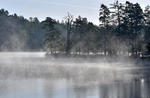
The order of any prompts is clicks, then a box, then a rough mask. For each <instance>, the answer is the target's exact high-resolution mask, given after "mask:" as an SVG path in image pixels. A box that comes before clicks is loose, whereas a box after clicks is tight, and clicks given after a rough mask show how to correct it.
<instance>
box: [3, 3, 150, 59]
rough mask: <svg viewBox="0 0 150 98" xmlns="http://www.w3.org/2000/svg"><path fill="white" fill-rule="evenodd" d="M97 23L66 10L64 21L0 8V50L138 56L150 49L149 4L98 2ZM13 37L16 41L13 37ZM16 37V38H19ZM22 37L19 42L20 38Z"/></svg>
mask: <svg viewBox="0 0 150 98" xmlns="http://www.w3.org/2000/svg"><path fill="white" fill-rule="evenodd" d="M98 21H100V24H99V25H95V24H93V23H92V22H89V21H88V20H87V18H86V17H81V16H78V17H77V18H73V16H72V15H71V14H70V13H68V15H67V16H66V17H65V18H64V20H62V21H61V22H60V21H57V20H55V19H52V18H51V17H47V18H46V19H45V20H44V21H41V22H40V21H39V20H38V19H37V18H30V19H29V20H28V19H25V18H24V17H22V16H17V15H16V14H14V15H9V13H8V11H5V10H4V9H1V10H0V23H1V24H0V34H1V37H0V49H1V50H3V49H8V50H9V49H10V50H11V49H14V50H16V47H18V46H19V49H20V48H21V49H23V50H40V49H42V50H46V51H47V53H50V54H58V53H59V54H61V53H62V54H67V55H69V54H78V55H90V54H94V55H105V56H106V55H107V56H113V55H122V54H123V55H128V56H129V55H138V54H140V53H141V52H144V51H149V50H150V48H149V47H150V44H149V43H150V6H146V7H145V9H142V8H141V6H140V5H139V4H138V3H135V4H134V3H131V2H129V1H126V2H125V3H120V2H119V1H116V2H114V3H113V4H110V5H109V6H106V5H105V4H101V5H100V9H99V20H98ZM14 39H15V40H14ZM18 40H19V41H18ZM20 40H21V41H20Z"/></svg>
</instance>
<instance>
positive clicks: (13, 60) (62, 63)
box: [0, 52, 150, 98]
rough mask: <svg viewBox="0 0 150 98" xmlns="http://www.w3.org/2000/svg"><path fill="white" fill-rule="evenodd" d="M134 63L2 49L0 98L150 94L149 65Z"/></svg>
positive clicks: (122, 97) (109, 97)
mask: <svg viewBox="0 0 150 98" xmlns="http://www.w3.org/2000/svg"><path fill="white" fill-rule="evenodd" d="M137 65H138V64H137V62H135V61H134V60H129V59H128V60H127V59H125V58H121V59H115V60H114V59H113V60H111V59H106V58H95V59H88V58H87V59H83V58H82V59H81V58H80V59H79V58H57V59H56V58H54V57H45V53H44V52H1V53H0V78H1V80H0V92H2V93H0V98H141V97H142V96H149V94H148V93H147V92H149V91H150V88H149V86H148V87H146V88H145V85H149V84H148V83H149V82H147V81H149V76H148V72H149V67H148V66H147V67H141V66H137ZM142 85H143V86H142ZM139 86H140V87H139ZM131 89H132V90H131ZM136 89H138V90H137V91H139V92H140V93H137V92H136V91H135V90H136ZM143 89H144V91H142V90H143ZM139 94H140V95H139ZM136 96H138V97H136ZM139 96H140V97H139ZM143 98H147V97H143Z"/></svg>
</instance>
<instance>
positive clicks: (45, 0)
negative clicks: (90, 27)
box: [0, 0, 150, 25]
mask: <svg viewBox="0 0 150 98" xmlns="http://www.w3.org/2000/svg"><path fill="white" fill-rule="evenodd" d="M0 1H1V2H0V7H1V8H4V9H6V10H8V11H9V12H10V14H14V13H17V15H19V16H24V17H25V18H29V17H38V19H39V20H40V21H42V20H44V19H45V18H46V17H51V18H54V19H56V20H60V21H61V20H63V19H64V17H65V16H66V15H67V12H69V13H71V14H72V15H73V16H74V18H76V17H78V16H79V15H80V16H82V17H87V19H88V20H89V21H90V22H93V23H94V24H97V25H98V24H99V20H98V17H99V8H100V5H101V4H102V3H103V4H106V5H109V4H112V3H113V2H114V1H115V0H0ZM125 1H126V0H119V2H123V3H124V2H125ZM129 1H130V2H132V3H137V2H138V3H139V4H140V5H141V6H142V7H143V8H144V7H145V6H147V5H148V4H149V5H150V0H129Z"/></svg>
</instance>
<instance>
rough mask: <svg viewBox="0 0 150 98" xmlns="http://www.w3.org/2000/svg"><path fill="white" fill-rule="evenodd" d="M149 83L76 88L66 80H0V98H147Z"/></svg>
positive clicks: (120, 83)
mask: <svg viewBox="0 0 150 98" xmlns="http://www.w3.org/2000/svg"><path fill="white" fill-rule="evenodd" d="M149 92H150V83H149V81H144V82H141V81H136V80H133V81H125V82H121V81H117V82H113V83H109V84H108V83H106V84H97V85H92V84H91V85H86V86H78V84H76V83H73V82H72V81H68V80H65V79H64V80H47V79H25V80H0V98H149V97H150V93H149Z"/></svg>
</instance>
